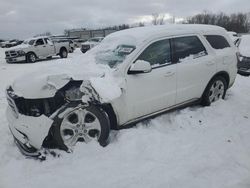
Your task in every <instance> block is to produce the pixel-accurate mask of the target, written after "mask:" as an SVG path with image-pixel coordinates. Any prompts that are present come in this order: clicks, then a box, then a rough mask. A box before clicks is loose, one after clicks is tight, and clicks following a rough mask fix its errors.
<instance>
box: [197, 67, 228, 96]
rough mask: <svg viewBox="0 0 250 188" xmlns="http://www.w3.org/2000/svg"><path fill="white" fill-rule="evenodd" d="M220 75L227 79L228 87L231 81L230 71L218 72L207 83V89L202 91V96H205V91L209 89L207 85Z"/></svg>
mask: <svg viewBox="0 0 250 188" xmlns="http://www.w3.org/2000/svg"><path fill="white" fill-rule="evenodd" d="M218 76H221V77H223V78H224V79H225V80H226V82H227V88H228V86H229V83H230V77H229V73H228V72H226V71H220V72H217V73H216V74H215V75H214V76H213V77H212V78H211V79H210V80H209V82H208V83H207V85H206V87H205V89H204V91H203V93H202V96H201V98H203V96H204V94H205V92H206V90H207V87H208V86H209V84H210V82H211V81H212V80H213V79H214V78H216V77H218Z"/></svg>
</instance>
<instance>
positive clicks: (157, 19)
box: [152, 13, 165, 25]
mask: <svg viewBox="0 0 250 188" xmlns="http://www.w3.org/2000/svg"><path fill="white" fill-rule="evenodd" d="M164 18H165V15H164V14H159V13H153V14H152V24H153V25H163V24H164Z"/></svg>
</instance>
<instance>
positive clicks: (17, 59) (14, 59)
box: [5, 56, 26, 63]
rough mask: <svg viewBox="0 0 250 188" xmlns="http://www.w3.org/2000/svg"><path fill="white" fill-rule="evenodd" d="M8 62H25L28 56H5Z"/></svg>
mask: <svg viewBox="0 0 250 188" xmlns="http://www.w3.org/2000/svg"><path fill="white" fill-rule="evenodd" d="M5 59H6V62H7V63H17V62H24V61H26V56H19V57H8V58H5Z"/></svg>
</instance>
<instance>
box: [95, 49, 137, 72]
mask: <svg viewBox="0 0 250 188" xmlns="http://www.w3.org/2000/svg"><path fill="white" fill-rule="evenodd" d="M134 49H135V46H130V45H124V44H122V45H118V46H117V47H116V48H114V49H107V50H100V51H97V52H96V53H95V60H96V63H100V64H106V65H109V66H110V67H111V68H115V67H117V66H118V65H119V64H121V63H123V61H124V60H125V59H126V57H127V56H128V55H129V54H131V53H132V52H133V51H134Z"/></svg>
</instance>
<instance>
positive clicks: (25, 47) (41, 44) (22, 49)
mask: <svg viewBox="0 0 250 188" xmlns="http://www.w3.org/2000/svg"><path fill="white" fill-rule="evenodd" d="M68 51H69V42H61V43H56V42H52V41H51V39H49V38H48V37H37V38H31V39H28V40H25V41H24V42H23V43H22V44H21V45H19V46H16V47H12V48H10V49H9V50H7V51H5V56H6V57H5V59H6V62H7V63H16V62H24V61H26V62H28V63H34V62H36V61H37V60H38V59H46V58H52V56H56V55H59V56H60V57H61V58H67V56H68Z"/></svg>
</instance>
